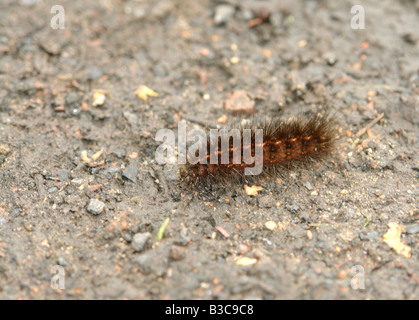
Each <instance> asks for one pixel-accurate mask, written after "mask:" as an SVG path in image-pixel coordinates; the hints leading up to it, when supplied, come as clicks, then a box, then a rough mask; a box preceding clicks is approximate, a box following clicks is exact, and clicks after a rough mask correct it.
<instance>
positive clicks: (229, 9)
mask: <svg viewBox="0 0 419 320" xmlns="http://www.w3.org/2000/svg"><path fill="white" fill-rule="evenodd" d="M234 12H235V9H234V7H233V6H231V5H229V4H219V5H218V6H216V7H215V14H214V23H215V24H216V25H220V24H222V23H225V22H227V21H228V20H230V18H231V17H232V16H233V14H234Z"/></svg>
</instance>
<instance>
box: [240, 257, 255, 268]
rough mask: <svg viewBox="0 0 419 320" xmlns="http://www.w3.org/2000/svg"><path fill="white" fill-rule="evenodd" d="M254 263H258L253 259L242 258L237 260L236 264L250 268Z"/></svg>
mask: <svg viewBox="0 0 419 320" xmlns="http://www.w3.org/2000/svg"><path fill="white" fill-rule="evenodd" d="M256 262H258V260H257V259H255V258H248V257H243V258H240V259H239V260H237V261H236V264H237V265H238V266H251V265H253V264H255V263H256Z"/></svg>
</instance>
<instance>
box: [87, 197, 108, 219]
mask: <svg viewBox="0 0 419 320" xmlns="http://www.w3.org/2000/svg"><path fill="white" fill-rule="evenodd" d="M104 209H105V204H104V203H103V202H102V201H100V200H97V199H90V202H89V204H88V206H87V207H86V210H87V212H89V213H91V214H94V215H98V214H101V213H102V212H103V210H104Z"/></svg>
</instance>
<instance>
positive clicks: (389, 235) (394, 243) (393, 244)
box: [383, 222, 411, 258]
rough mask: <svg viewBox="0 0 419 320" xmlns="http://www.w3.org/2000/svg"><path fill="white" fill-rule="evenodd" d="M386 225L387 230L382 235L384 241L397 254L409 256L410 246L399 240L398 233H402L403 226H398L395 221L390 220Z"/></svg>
mask: <svg viewBox="0 0 419 320" xmlns="http://www.w3.org/2000/svg"><path fill="white" fill-rule="evenodd" d="M388 227H389V229H388V231H387V232H386V233H385V234H384V235H383V240H384V242H385V243H387V244H388V246H389V247H390V248H392V249H393V250H394V251H396V252H397V253H398V254H401V255H403V256H405V257H406V258H410V257H411V254H410V250H411V248H410V247H409V246H407V245H405V244H404V243H403V242H401V241H400V235H401V234H402V231H403V229H404V227H403V226H399V225H398V224H397V223H396V222H390V223H389V224H388Z"/></svg>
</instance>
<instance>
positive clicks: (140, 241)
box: [131, 232, 151, 252]
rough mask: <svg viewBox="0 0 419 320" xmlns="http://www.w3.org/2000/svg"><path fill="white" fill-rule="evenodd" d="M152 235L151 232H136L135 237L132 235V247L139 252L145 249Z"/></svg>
mask: <svg viewBox="0 0 419 320" xmlns="http://www.w3.org/2000/svg"><path fill="white" fill-rule="evenodd" d="M150 237H151V233H149V232H144V233H136V234H135V235H134V237H132V240H131V245H132V248H133V249H134V250H135V251H137V252H141V251H143V250H144V247H145V245H146V243H147V241H148V239H150Z"/></svg>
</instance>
